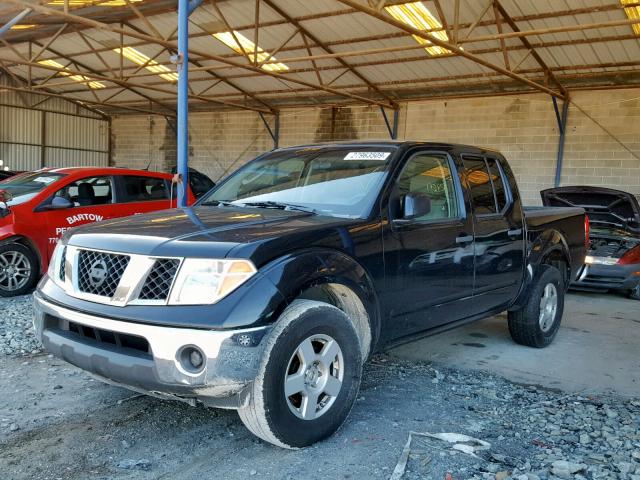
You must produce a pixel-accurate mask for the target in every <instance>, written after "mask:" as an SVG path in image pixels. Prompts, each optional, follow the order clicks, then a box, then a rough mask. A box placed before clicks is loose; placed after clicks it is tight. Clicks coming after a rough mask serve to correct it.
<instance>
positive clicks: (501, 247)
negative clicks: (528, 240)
mask: <svg viewBox="0 0 640 480" xmlns="http://www.w3.org/2000/svg"><path fill="white" fill-rule="evenodd" d="M463 163H464V166H465V171H466V172H465V175H466V182H467V188H468V189H469V191H470V192H471V200H472V204H473V208H474V212H476V214H475V216H474V231H475V273H476V276H475V287H474V297H475V298H476V302H474V306H475V307H476V308H477V309H478V312H479V313H481V312H484V311H488V310H492V309H495V308H498V307H500V306H503V305H506V304H508V303H509V302H510V301H511V300H512V299H513V298H515V296H516V295H517V293H518V290H519V288H520V284H521V281H522V275H523V271H524V229H523V220H522V216H521V215H520V214H519V210H520V208H519V205H515V204H514V201H513V196H512V195H511V192H510V190H509V187H508V184H507V183H506V182H505V181H504V178H505V176H504V172H503V171H502V169H501V168H500V164H499V162H498V161H497V159H495V158H493V157H471V156H463Z"/></svg>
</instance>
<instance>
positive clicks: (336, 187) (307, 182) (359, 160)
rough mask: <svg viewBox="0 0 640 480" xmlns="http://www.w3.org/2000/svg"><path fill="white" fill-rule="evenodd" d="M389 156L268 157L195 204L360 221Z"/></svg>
mask: <svg viewBox="0 0 640 480" xmlns="http://www.w3.org/2000/svg"><path fill="white" fill-rule="evenodd" d="M393 151H394V149H393V148H389V147H383V148H380V147H365V148H353V147H352V148H348V147H346V148H339V149H336V148H332V149H330V150H329V149H326V148H324V149H320V148H308V149H302V150H291V151H279V152H273V153H271V154H267V155H266V156H264V157H261V158H258V159H256V160H254V161H253V162H250V163H248V164H247V165H246V166H244V167H243V168H241V169H239V170H238V171H237V172H236V173H234V174H233V175H231V176H230V177H229V178H228V179H227V180H225V181H224V182H223V183H221V184H220V185H219V186H218V187H217V188H215V189H214V190H213V191H212V192H210V193H209V194H208V195H206V196H205V197H204V198H203V199H202V200H201V202H200V204H201V205H222V204H225V203H228V202H232V203H233V204H235V205H247V206H259V207H264V208H269V207H278V206H280V207H283V208H286V206H291V207H292V208H304V209H307V210H312V211H314V212H315V213H318V214H321V215H330V216H335V217H346V218H365V217H366V216H367V215H368V214H369V212H370V210H371V206H372V204H373V202H374V201H375V199H376V197H377V195H378V192H379V191H380V187H381V186H382V184H383V182H384V179H385V177H386V175H387V170H388V164H389V160H390V159H391V154H392V153H393ZM252 204H255V205H252Z"/></svg>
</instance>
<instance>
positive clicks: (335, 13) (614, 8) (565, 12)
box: [16, 0, 640, 58]
mask: <svg viewBox="0 0 640 480" xmlns="http://www.w3.org/2000/svg"><path fill="white" fill-rule="evenodd" d="M256 1H259V0H256ZM459 1H460V0H456V2H457V3H459ZM628 6H640V1H639V2H638V3H634V4H631V5H628ZM622 9H623V7H622V5H621V4H620V3H613V4H607V5H602V6H596V7H585V8H578V9H571V10H559V11H556V12H544V13H538V14H534V15H523V16H518V17H512V18H513V20H514V21H515V22H516V23H517V22H525V21H531V20H543V19H548V18H559V17H566V16H573V15H582V14H588V13H601V12H610V11H618V10H622ZM353 12H354V10H353V9H350V8H347V9H342V10H338V11H330V12H325V13H323V14H322V15H320V14H313V15H305V16H300V17H295V19H296V21H298V22H303V21H306V20H313V19H317V18H320V17H325V18H326V17H327V16H338V15H347V14H351V13H353ZM161 13H166V11H163V12H161ZM131 18H133V17H130V18H129V19H131ZM59 23H60V22H57V24H59ZM286 24H287V22H286V20H276V21H274V20H272V21H268V22H263V23H260V24H257V25H258V26H259V27H261V28H263V27H271V26H278V25H286ZM494 24H495V22H494V21H493V20H485V21H481V22H480V23H478V26H491V25H494ZM255 25H256V24H255V23H253V24H249V25H241V26H238V27H236V30H239V31H241V30H249V29H252V30H254V29H255V28H254V27H255ZM469 25H470V24H468V23H467V24H460V25H458V27H459V29H463V28H468V27H469ZM454 27H455V25H454ZM86 28H90V27H86ZM436 30H437V29H431V30H425V31H426V32H433V31H436ZM174 33H175V32H174ZM209 34H210V33H208V32H195V33H192V34H191V38H196V37H197V38H199V37H203V36H207V35H209ZM403 35H404V34H403V33H401V32H397V33H394V34H386V35H371V36H368V37H355V38H349V39H345V40H338V41H329V42H326V44H327V45H328V46H334V45H347V44H350V43H359V42H363V41H367V40H385V39H389V38H398V37H400V36H403ZM172 39H174V38H173V34H172V35H171V36H169V37H166V38H165V40H172ZM597 40H598V39H597V38H594V39H593V41H594V42H597ZM24 41H26V40H24ZM16 43H20V42H16ZM147 43H148V42H142V41H138V42H132V43H130V44H129V46H131V47H138V46H141V45H146V44H147ZM454 43H455V42H454ZM304 49H305V46H304V45H294V46H291V47H286V48H283V49H282V51H290V50H304ZM97 50H98V51H99V52H101V53H102V52H107V51H109V48H98V49H97ZM265 50H268V48H265ZM90 53H92V52H91V51H89V50H83V51H79V52H74V55H77V56H81V55H86V54H90ZM222 56H223V57H227V58H233V57H234V56H237V55H236V54H235V53H234V54H230V55H222Z"/></svg>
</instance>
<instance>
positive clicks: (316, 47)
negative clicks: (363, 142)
mask: <svg viewBox="0 0 640 480" xmlns="http://www.w3.org/2000/svg"><path fill="white" fill-rule="evenodd" d="M369 3H376V4H377V3H378V2H365V1H364V0H361V5H363V6H368V5H369ZM387 3H388V4H390V3H401V2H399V1H397V0H388V1H387ZM423 3H424V4H425V6H426V7H427V8H428V9H430V11H431V13H432V14H433V15H435V16H436V17H439V14H438V11H437V10H438V9H437V6H436V5H435V4H434V2H433V0H424V2H423ZM500 4H501V5H502V7H503V8H504V10H505V11H506V12H507V13H508V15H509V16H510V17H511V18H513V20H514V22H515V23H516V25H517V28H518V29H519V30H521V31H524V32H527V31H535V32H536V34H534V35H527V36H526V39H528V41H529V42H530V43H531V44H532V45H533V47H534V49H535V52H536V53H537V54H538V55H539V57H540V58H541V59H542V60H543V62H544V63H545V64H546V65H547V66H548V67H549V69H550V70H551V71H552V72H553V74H554V75H555V76H556V78H557V79H558V80H559V81H560V82H561V83H562V84H563V85H564V86H565V87H568V88H587V87H589V86H596V85H597V86H603V85H604V86H607V85H611V84H612V83H613V82H614V80H612V78H613V77H612V76H613V75H615V77H616V78H615V84H616V85H638V84H640V39H639V38H638V37H637V36H635V35H634V33H633V29H632V26H631V25H630V24H620V25H617V26H607V25H603V24H606V23H607V22H612V21H618V22H624V21H626V20H627V17H626V15H625V13H624V10H623V8H622V7H621V4H620V0H536V1H535V2H532V1H529V0H500ZM136 5H138V8H139V9H140V10H141V11H142V12H143V13H144V18H141V16H140V15H137V14H136V13H135V12H133V11H132V10H130V9H129V8H128V7H118V8H112V7H111V8H110V7H99V6H92V7H87V8H81V9H75V10H72V11H71V13H72V14H76V15H80V16H83V17H89V18H94V19H97V20H107V21H109V22H110V23H111V24H112V25H114V26H118V25H119V24H120V22H121V21H122V22H123V24H124V25H125V28H126V29H129V30H130V31H138V32H145V33H147V34H150V35H160V36H161V37H163V38H164V39H169V40H170V41H172V42H175V32H176V27H177V15H176V13H175V8H176V5H177V2H176V1H170V0H145V1H144V2H141V3H139V4H136ZM255 5H256V2H255V0H233V1H229V0H218V1H216V3H215V4H211V3H204V4H203V5H202V6H201V7H199V8H198V9H196V10H195V11H194V12H193V14H192V15H191V17H190V25H191V26H190V29H191V32H190V34H191V38H190V48H191V49H192V50H193V51H199V52H203V54H204V56H199V55H196V54H193V53H192V54H191V59H192V60H193V63H192V64H191V65H190V68H191V70H192V71H191V72H190V89H191V94H192V97H193V98H192V100H193V102H194V104H197V105H199V106H200V105H202V106H206V107H208V108H215V107H216V106H222V107H224V106H227V107H228V106H233V107H237V106H239V105H240V106H245V107H247V108H254V109H255V108H258V109H266V108H268V107H269V106H270V107H277V106H279V105H287V104H317V103H330V104H335V103H340V102H344V101H354V98H352V97H349V95H353V94H356V95H358V96H359V97H360V98H359V99H356V100H357V101H365V100H363V98H362V97H364V98H366V99H369V100H368V101H370V102H379V103H386V104H390V103H392V102H394V101H398V100H402V99H403V98H415V97H420V96H424V97H428V96H435V95H437V96H439V97H442V96H446V95H447V94H451V95H458V94H459V93H460V91H461V89H467V90H466V91H465V93H471V94H478V95H481V94H483V93H485V94H493V93H495V92H496V91H498V92H499V91H524V90H530V89H531V86H530V85H526V84H524V83H523V82H521V81H518V80H514V79H512V78H509V77H508V76H506V75H504V74H502V73H499V72H497V71H496V68H491V67H487V66H483V65H480V64H479V63H476V62H474V61H472V60H470V59H467V58H462V57H458V56H452V55H444V56H441V57H432V56H430V54H429V53H428V52H427V51H425V49H424V48H421V47H419V45H418V44H417V42H416V41H415V40H414V39H413V38H412V36H411V35H410V34H409V33H407V32H405V31H403V30H401V29H399V28H397V27H396V26H395V25H393V24H390V23H387V22H384V21H381V20H380V19H377V18H374V17H373V16H371V15H369V14H367V13H365V12H361V11H355V10H353V9H352V8H350V7H349V6H346V5H345V4H344V3H342V2H340V1H339V0H314V1H313V2H310V1H308V0H286V1H285V0H261V1H260V12H259V24H260V25H259V29H258V39H257V43H258V45H259V47H260V48H261V49H264V50H265V51H267V52H271V53H274V52H275V53H276V54H275V57H276V58H277V60H278V61H279V62H282V63H284V64H286V65H287V66H288V68H289V70H288V71H286V72H282V73H281V74H280V76H279V78H274V77H272V76H267V75H265V74H261V73H260V72H256V71H252V70H251V69H249V68H246V67H247V66H249V65H250V63H251V60H250V58H251V53H253V52H247V53H248V54H249V57H250V58H249V59H248V58H246V57H244V56H243V55H242V54H239V53H237V52H235V51H234V50H232V49H231V48H230V47H229V46H227V45H225V44H223V43H222V42H220V41H219V40H217V39H216V38H214V37H213V36H212V33H218V32H224V31H226V30H227V29H228V28H227V25H229V26H230V27H231V28H232V29H234V30H238V31H240V32H241V33H242V35H243V36H245V37H246V38H248V39H249V40H251V41H255V40H256V39H255V27H254V19H255V10H254V8H255ZM440 5H441V6H442V11H443V12H442V13H443V15H444V19H443V18H440V21H441V23H442V24H446V25H447V26H448V27H449V35H450V36H452V35H453V31H454V30H456V27H455V26H454V16H455V12H454V5H455V3H454V2H444V1H440ZM216 6H217V7H216ZM218 9H219V10H218ZM17 11H18V8H16V12H15V13H17ZM383 11H384V10H383ZM12 14H13V12H11V13H6V14H4V17H2V16H0V23H4V21H6V20H8V19H9V18H10V17H11V15H12ZM291 19H293V22H292V21H290V20H291ZM39 20H41V21H42V22H43V25H42V26H41V27H38V28H37V29H34V30H33V31H28V30H22V31H17V32H9V34H8V35H7V37H6V39H7V40H8V41H9V43H10V44H11V46H10V47H9V46H3V47H2V48H0V59H1V60H2V62H3V64H4V65H5V66H7V68H8V69H9V70H10V71H11V72H12V73H13V74H14V75H16V76H19V77H21V78H22V79H24V80H25V82H27V83H28V79H29V78H31V84H32V85H34V86H35V88H38V89H44V88H47V89H48V90H49V91H51V92H55V93H59V94H63V95H66V96H68V97H70V98H73V99H75V100H81V101H83V102H87V103H88V104H92V105H94V106H96V107H97V108H100V109H102V110H109V109H110V108H111V109H116V110H121V109H124V108H127V107H130V108H135V109H137V110H136V111H140V110H145V111H161V110H163V109H166V108H167V107H168V109H169V110H170V109H171V108H172V105H173V104H174V103H175V95H176V93H175V92H176V86H175V84H173V83H171V82H167V81H165V80H163V79H161V78H160V77H158V76H157V75H156V74H153V73H151V72H149V71H148V70H147V69H145V68H144V67H143V66H140V65H136V64H135V63H134V62H132V61H130V60H128V59H126V58H124V59H123V60H122V65H121V60H120V55H119V54H118V53H117V52H114V51H113V49H114V48H116V47H117V46H118V45H119V42H120V34H119V33H116V32H113V31H109V30H108V29H96V28H86V27H84V26H82V25H75V24H74V21H73V19H69V18H66V19H65V18H61V17H60V18H56V17H55V16H49V17H46V18H45V17H43V15H42V14H40V13H37V11H36V12H35V13H33V14H32V17H30V18H29V19H25V20H24V23H38V21H39ZM506 20H507V19H504V18H502V19H501V22H500V23H501V27H502V32H503V34H505V35H507V37H506V38H503V40H504V45H505V48H506V51H507V55H508V65H506V64H505V59H504V52H503V47H502V43H501V42H500V38H499V36H498V34H499V31H498V25H497V23H496V18H495V12H494V8H492V6H491V5H490V2H489V0H486V1H480V0H460V11H459V27H458V28H457V31H458V40H459V41H460V46H461V47H462V48H464V50H465V51H466V52H469V53H471V54H473V55H475V56H476V57H477V58H479V59H481V60H482V61H484V62H490V63H491V64H493V65H495V66H497V67H499V68H505V67H508V68H516V67H517V69H516V70H515V73H516V74H517V75H520V76H521V77H525V78H527V79H529V80H534V81H536V82H538V83H540V84H544V85H545V86H549V87H550V88H554V89H557V88H558V87H557V85H555V84H554V83H553V82H550V81H549V79H548V78H546V77H545V71H544V67H543V66H541V65H540V64H539V62H538V61H537V60H536V59H535V58H534V55H531V54H530V53H529V52H528V48H527V46H526V45H524V43H523V42H522V40H521V38H518V37H515V36H513V31H512V29H511V28H510V26H509V25H508V22H507V21H506ZM45 21H46V24H45ZM66 21H68V22H69V24H70V26H69V27H68V28H67V29H66V30H65V32H64V33H63V34H62V35H60V36H59V37H58V38H57V39H56V40H55V41H54V42H53V43H52V44H51V45H50V46H49V48H48V49H46V50H44V51H43V52H42V53H41V55H40V56H39V58H38V59H37V60H42V59H52V60H55V61H57V62H59V63H61V64H63V65H65V66H67V68H69V69H72V70H74V71H79V72H82V73H83V74H84V75H85V76H86V77H88V78H91V79H95V77H98V81H99V82H101V83H103V84H104V86H105V88H101V89H94V90H92V89H90V88H89V87H88V86H87V85H86V83H81V82H78V81H76V80H77V79H76V80H74V78H73V77H72V76H69V75H64V76H61V75H55V72H54V71H52V70H48V69H44V68H42V67H39V66H38V65H31V67H29V66H28V65H26V63H28V59H29V58H30V56H33V55H34V53H35V52H38V51H40V50H41V48H42V46H43V45H44V44H46V43H47V42H48V40H49V38H50V37H51V35H53V33H54V32H55V31H56V30H57V29H58V28H60V25H62V24H63V23H64V22H66ZM588 24H591V25H595V26H597V27H598V28H595V27H594V28H589V29H573V27H576V26H580V25H588ZM150 25H151V26H152V27H150ZM472 25H475V27H474V28H473V30H472V31H471V30H470V26H472ZM562 29H565V31H562ZM567 29H569V30H567ZM558 30H560V31H558ZM313 39H315V40H317V41H318V42H317V43H316V42H315V41H314V40H313ZM29 40H32V41H33V43H32V44H31V47H30V46H29ZM450 40H452V39H450ZM125 45H126V46H131V47H133V48H135V49H136V50H137V51H139V52H141V53H142V54H144V55H146V56H148V57H150V58H152V59H154V61H155V62H157V63H159V64H161V65H164V66H165V67H167V68H169V69H170V70H171V71H175V66H174V65H173V64H172V63H171V61H170V55H171V53H173V52H171V51H169V50H170V49H166V48H165V47H164V46H161V45H158V44H154V43H148V42H145V41H141V40H139V39H136V38H133V37H129V36H125ZM276 51H277V52H276ZM96 52H97V53H96ZM211 57H214V58H211ZM310 57H313V58H310ZM216 58H217V59H216ZM221 60H222V61H221ZM227 60H228V61H233V62H235V65H228V64H225V61H227ZM254 68H255V67H254ZM205 69H207V71H205ZM52 75H53V76H52ZM42 84H44V86H43V85H42ZM41 91H42V90H41ZM43 93H44V92H43ZM12 95H13V97H15V94H14V93H12ZM13 97H12V98H13ZM6 98H9V97H6ZM56 100H57V101H58V99H56ZM225 102H227V103H225ZM228 102H231V105H230V104H229V103H228ZM265 104H267V105H265Z"/></svg>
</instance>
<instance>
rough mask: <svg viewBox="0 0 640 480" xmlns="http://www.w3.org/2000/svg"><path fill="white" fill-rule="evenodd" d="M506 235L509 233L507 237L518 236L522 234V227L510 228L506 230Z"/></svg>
mask: <svg viewBox="0 0 640 480" xmlns="http://www.w3.org/2000/svg"><path fill="white" fill-rule="evenodd" d="M507 235H509V237H511V238H513V237H519V236H520V235H522V229H521V228H514V229H511V230H507Z"/></svg>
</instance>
